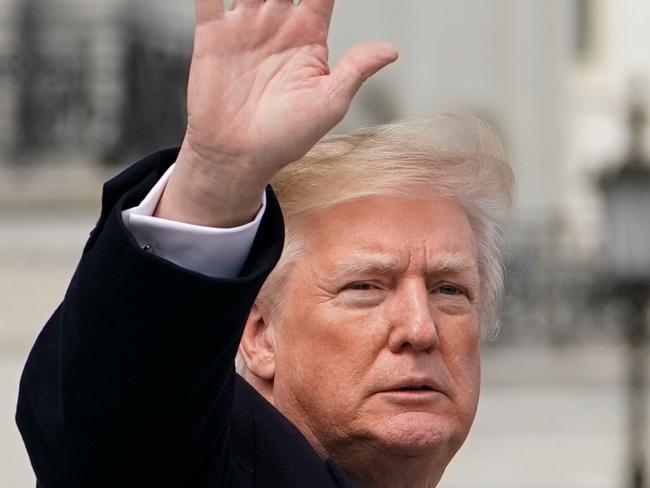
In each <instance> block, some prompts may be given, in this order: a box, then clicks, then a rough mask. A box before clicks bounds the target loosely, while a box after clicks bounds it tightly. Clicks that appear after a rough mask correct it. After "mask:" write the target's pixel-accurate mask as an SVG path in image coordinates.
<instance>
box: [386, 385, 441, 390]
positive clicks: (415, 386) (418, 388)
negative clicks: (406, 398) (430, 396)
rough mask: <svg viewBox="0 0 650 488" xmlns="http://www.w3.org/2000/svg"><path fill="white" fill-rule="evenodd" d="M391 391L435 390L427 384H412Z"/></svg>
mask: <svg viewBox="0 0 650 488" xmlns="http://www.w3.org/2000/svg"><path fill="white" fill-rule="evenodd" d="M389 391H391V390H389ZM392 391H436V390H434V389H433V388H431V387H430V386H427V385H414V386H402V387H400V388H396V389H394V390H392Z"/></svg>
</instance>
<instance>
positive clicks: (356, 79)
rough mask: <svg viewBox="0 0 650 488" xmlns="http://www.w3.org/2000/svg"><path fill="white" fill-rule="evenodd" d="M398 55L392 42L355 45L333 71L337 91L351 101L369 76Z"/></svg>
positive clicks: (332, 75)
mask: <svg viewBox="0 0 650 488" xmlns="http://www.w3.org/2000/svg"><path fill="white" fill-rule="evenodd" d="M398 56H399V53H398V52H397V49H395V47H393V46H392V45H391V44H386V43H380V42H372V43H365V44H359V45H358V46H355V47H353V48H352V49H350V50H349V51H348V52H347V53H346V54H345V56H343V58H342V59H341V60H340V61H339V64H338V65H337V66H336V68H335V69H334V71H332V74H331V81H332V84H333V86H334V88H335V91H336V92H338V93H340V94H341V95H342V96H343V97H345V98H346V101H347V102H350V101H351V100H352V98H353V97H354V95H355V94H356V93H357V91H359V88H361V85H363V83H364V82H365V81H366V80H367V79H368V78H370V77H371V76H372V75H374V74H375V73H376V72H377V71H379V70H380V69H382V68H384V67H385V66H387V65H389V64H390V63H392V62H394V61H396V60H397V58H398Z"/></svg>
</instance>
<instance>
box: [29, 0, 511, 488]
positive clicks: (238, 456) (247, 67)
mask: <svg viewBox="0 0 650 488" xmlns="http://www.w3.org/2000/svg"><path fill="white" fill-rule="evenodd" d="M332 8H333V0H303V1H302V2H300V3H295V2H292V1H290V0H267V1H265V2H263V1H261V0H239V1H235V3H234V6H233V9H232V10H230V11H226V10H225V9H224V8H223V6H222V5H221V3H220V1H217V0H198V1H197V27H196V36H195V49H194V55H193V61H192V68H191V72H190V81H189V88H188V115H189V116H188V126H187V134H186V137H185V140H184V142H183V145H182V147H181V148H180V151H174V150H170V151H163V152H160V153H157V154H155V155H153V156H151V157H149V158H147V159H145V160H144V161H142V162H140V163H138V164H137V165H134V166H133V167H131V168H129V169H128V170H127V171H125V172H124V173H123V174H122V175H120V176H118V177H117V178H116V179H114V180H113V181H111V182H109V183H108V184H107V185H106V187H105V191H104V198H103V209H102V216H101V218H100V220H99V222H98V224H97V227H96V228H95V230H94V231H93V233H92V234H91V236H90V239H89V241H88V244H87V245H86V248H85V249H84V254H83V257H82V260H81V263H80V265H79V268H78V269H77V271H76V273H75V276H74V277H73V280H72V282H71V284H70V288H69V290H68V292H67V294H66V297H65V299H64V301H63V303H62V304H61V306H60V307H59V308H58V309H57V311H56V312H55V313H54V315H53V317H52V318H51V319H50V321H49V322H48V324H47V325H46V326H45V328H44V330H43V332H42V333H41V335H40V336H39V338H38V340H37V342H36V345H35V346H34V349H33V350H32V352H31V354H30V357H29V360H28V363H27V366H26V368H25V372H24V374H23V378H22V382H21V392H20V399H19V406H18V415H17V420H18V424H19V427H20V429H21V432H22V434H23V437H24V439H25V442H26V445H27V448H28V451H29V454H30V457H31V460H32V464H33V466H34V469H35V472H36V476H37V478H38V481H39V483H40V486H43V487H48V488H52V487H66V488H69V487H82V486H83V487H99V486H111V487H115V486H174V487H180V486H196V487H225V486H235V487H240V486H242V487H253V486H255V487H287V488H288V487H319V488H320V487H330V486H331V487H335V486H338V487H352V486H358V487H363V488H365V487H391V488H399V487H414V488H418V487H433V486H435V485H436V484H437V483H438V481H439V480H440V478H441V476H442V474H443V472H444V469H445V467H446V466H447V464H448V463H449V461H450V460H451V458H452V457H453V456H454V454H455V453H456V452H457V451H458V449H459V448H460V446H461V444H462V443H463V441H464V439H465V437H466V436H467V434H468V432H469V429H470V426H471V423H472V420H473V418H474V414H475V412H476V407H477V402H478V393H479V377H480V362H479V343H480V336H481V328H485V327H488V326H489V323H490V321H491V320H492V318H493V313H494V309H495V306H496V302H497V300H498V296H499V292H500V287H501V281H502V280H501V268H500V260H499V251H498V241H499V230H498V222H499V218H500V216H501V213H502V211H503V210H505V209H506V208H507V206H508V205H509V201H510V193H511V184H512V182H511V173H510V169H509V167H508V166H507V164H506V163H505V162H504V160H503V156H502V154H501V152H500V149H499V146H498V144H496V143H495V141H494V140H493V139H491V137H489V134H488V133H486V132H485V130H484V129H483V128H481V127H480V126H479V125H478V124H474V123H472V122H469V121H467V120H466V119H462V118H458V117H455V116H438V117H429V118H422V119H420V120H415V121H412V122H403V123H398V124H393V125H390V126H385V127H379V128H374V129H368V130H365V131H359V132H356V133H354V134H352V135H349V136H338V137H331V138H328V139H325V140H324V141H322V142H320V143H318V144H316V143H317V141H318V140H319V139H321V137H322V136H323V135H324V134H325V133H326V132H328V131H329V130H330V129H331V128H332V127H333V126H334V125H335V124H336V123H338V121H340V119H341V118H342V117H343V115H344V114H345V112H346V111H347V109H348V106H349V104H350V101H351V99H352V97H353V96H354V94H355V93H356V91H357V90H358V89H359V88H360V86H361V84H362V83H363V81H364V80H365V79H366V78H367V77H369V76H371V75H372V74H373V73H375V72H376V71H378V70H379V69H381V68H382V67H384V66H385V65H387V64H389V63H390V62H392V61H394V60H395V59H396V57H397V54H396V52H395V50H394V49H393V48H392V47H390V46H387V45H384V44H365V45H361V46H358V47H356V48H354V49H352V50H351V51H350V52H349V53H348V54H347V55H346V56H345V57H344V58H343V60H342V61H341V62H340V64H339V65H338V66H337V67H336V69H334V70H332V71H331V72H330V69H329V67H328V64H327V47H326V41H327V30H328V24H329V20H330V17H331V12H332ZM486 136H487V137H486ZM315 144H316V145H315ZM314 145H315V146H314ZM292 161H297V162H295V163H294V164H291V165H288V164H287V163H289V162H292ZM174 162H175V165H172V163H174ZM271 180H273V181H272V187H273V189H274V191H275V193H274V192H273V191H272V190H271V189H270V188H267V189H266V192H265V187H266V186H267V184H268V183H269V182H271ZM276 194H277V197H278V200H279V202H280V205H278V200H276V197H275V195H276ZM281 211H282V213H281ZM283 215H284V219H285V221H286V223H283ZM285 229H286V242H284V240H283V237H284V231H285ZM281 254H282V257H281V258H280V255H281ZM278 260H279V262H278ZM276 264H277V266H276ZM269 275H270V276H269ZM267 277H268V279H266V278H267ZM263 284H264V286H263V288H262V285H263ZM260 289H261V292H260ZM258 292H260V293H259V295H258ZM238 350H239V352H240V357H241V362H242V364H241V371H242V373H243V374H244V376H245V378H246V380H247V381H244V380H243V379H242V378H241V377H239V376H238V375H236V374H235V372H234V369H233V363H234V360H235V356H236V354H237V351H238ZM251 386H252V387H251Z"/></svg>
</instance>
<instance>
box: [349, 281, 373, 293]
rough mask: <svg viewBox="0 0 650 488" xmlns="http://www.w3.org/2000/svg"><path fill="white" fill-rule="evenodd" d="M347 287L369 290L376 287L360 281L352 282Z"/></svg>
mask: <svg viewBox="0 0 650 488" xmlns="http://www.w3.org/2000/svg"><path fill="white" fill-rule="evenodd" d="M346 288H347V289H348V290H359V291H368V290H373V289H374V288H375V287H374V286H373V285H372V284H370V283H364V282H359V283H351V284H349V285H348V286H346Z"/></svg>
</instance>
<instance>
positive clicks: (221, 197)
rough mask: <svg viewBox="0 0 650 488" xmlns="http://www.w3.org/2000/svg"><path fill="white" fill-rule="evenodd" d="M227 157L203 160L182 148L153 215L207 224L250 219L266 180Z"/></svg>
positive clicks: (232, 223) (234, 224)
mask: <svg viewBox="0 0 650 488" xmlns="http://www.w3.org/2000/svg"><path fill="white" fill-rule="evenodd" d="M245 168H246V163H245V162H242V161H232V160H228V158H214V160H211V161H205V160H202V159H201V158H198V157H197V156H196V155H193V154H188V152H187V151H185V152H184V151H183V150H181V153H180V154H179V158H178V160H177V162H176V166H175V168H174V171H173V172H172V174H171V175H170V178H169V181H168V183H167V185H166V187H165V190H164V192H163V194H162V196H161V198H160V201H159V202H158V206H157V208H156V210H155V212H154V216H156V217H160V218H164V219H167V220H174V221H177V222H185V223H188V224H194V225H201V226H206V227H221V228H230V227H237V226H240V225H244V224H246V223H248V222H251V221H252V220H253V219H254V218H255V216H256V214H257V212H258V211H259V209H260V206H261V204H262V196H263V193H264V189H265V186H266V183H265V182H260V181H257V179H255V178H254V177H251V175H250V171H246V170H245Z"/></svg>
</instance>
